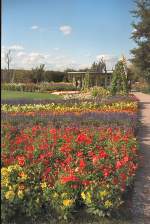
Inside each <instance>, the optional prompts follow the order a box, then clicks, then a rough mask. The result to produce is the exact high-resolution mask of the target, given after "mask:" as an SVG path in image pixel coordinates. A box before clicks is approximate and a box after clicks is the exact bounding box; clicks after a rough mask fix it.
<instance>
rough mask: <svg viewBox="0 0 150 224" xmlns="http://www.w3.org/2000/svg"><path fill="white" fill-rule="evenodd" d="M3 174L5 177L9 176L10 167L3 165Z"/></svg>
mask: <svg viewBox="0 0 150 224" xmlns="http://www.w3.org/2000/svg"><path fill="white" fill-rule="evenodd" d="M1 175H2V176H3V177H4V178H5V177H8V176H9V172H8V169H7V168H5V167H3V168H2V169H1Z"/></svg>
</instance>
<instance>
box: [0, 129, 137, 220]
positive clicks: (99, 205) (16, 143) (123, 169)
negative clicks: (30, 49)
mask: <svg viewBox="0 0 150 224" xmlns="http://www.w3.org/2000/svg"><path fill="white" fill-rule="evenodd" d="M4 132H5V133H6V134H5V135H4V137H3V139H2V169H1V174H2V202H4V203H5V204H10V203H11V204H13V205H14V208H15V205H16V204H19V205H20V208H21V209H22V210H24V211H25V212H26V213H27V214H28V215H29V214H31V207H30V206H31V204H32V208H36V209H39V210H38V211H40V209H41V207H42V206H43V205H49V207H52V208H53V209H54V210H55V212H56V213H57V214H59V215H61V216H62V215H64V214H66V215H67V214H70V212H71V211H72V209H73V208H74V207H75V205H76V204H77V203H78V202H79V201H80V203H82V204H84V205H85V206H86V208H87V209H91V212H93V213H94V212H95V211H99V214H103V215H105V214H108V212H109V211H111V210H112V209H114V208H117V207H118V206H119V205H120V204H121V203H122V192H124V191H125V190H126V187H127V186H128V185H130V183H131V181H132V179H133V177H134V175H135V171H136V169H137V143H136V139H135V137H134V135H133V132H132V130H131V129H127V130H124V129H121V128H115V129H114V130H113V129H112V128H70V127H67V128H65V129H63V130H62V129H55V128H53V129H52V128H49V127H42V126H40V125H36V126H33V127H32V128H25V129H22V130H20V131H17V132H16V130H15V128H13V127H11V128H9V129H7V130H4ZM31 199H32V200H31Z"/></svg>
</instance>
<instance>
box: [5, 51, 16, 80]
mask: <svg viewBox="0 0 150 224" xmlns="http://www.w3.org/2000/svg"><path fill="white" fill-rule="evenodd" d="M11 62H12V51H11V50H10V49H9V50H8V51H7V52H6V53H5V63H6V73H5V75H6V76H7V77H6V78H5V80H6V81H8V82H14V78H15V77H14V75H15V74H14V73H13V70H11V69H10V64H11Z"/></svg>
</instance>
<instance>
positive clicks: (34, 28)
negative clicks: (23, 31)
mask: <svg viewBox="0 0 150 224" xmlns="http://www.w3.org/2000/svg"><path fill="white" fill-rule="evenodd" d="M30 29H31V30H38V29H39V26H37V25H34V26H31V27H30Z"/></svg>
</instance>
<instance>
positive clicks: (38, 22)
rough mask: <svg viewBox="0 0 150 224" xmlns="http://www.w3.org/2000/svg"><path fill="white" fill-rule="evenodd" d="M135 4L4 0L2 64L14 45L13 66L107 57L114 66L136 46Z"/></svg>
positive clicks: (81, 63)
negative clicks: (133, 14) (133, 30)
mask: <svg viewBox="0 0 150 224" xmlns="http://www.w3.org/2000/svg"><path fill="white" fill-rule="evenodd" d="M133 9H134V1H133V0H3V1H2V67H5V60H4V56H5V52H6V51H7V50H8V49H11V53H12V62H11V67H12V68H25V69H27V68H32V67H35V66H38V65H39V64H41V63H44V64H45V65H46V68H47V69H50V70H64V69H65V68H68V67H69V68H75V69H79V68H85V67H88V66H90V65H91V64H92V63H93V61H95V60H98V59H99V58H101V57H103V58H104V60H105V61H106V64H107V68H108V69H111V68H112V67H114V64H115V63H116V61H117V59H118V58H120V56H121V54H124V55H125V56H126V57H127V58H129V57H130V50H131V49H132V48H133V47H134V46H135V44H134V43H133V41H132V40H131V38H130V37H131V32H132V29H133V28H132V26H131V23H132V22H133V17H132V15H131V13H130V11H131V10H133Z"/></svg>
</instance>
